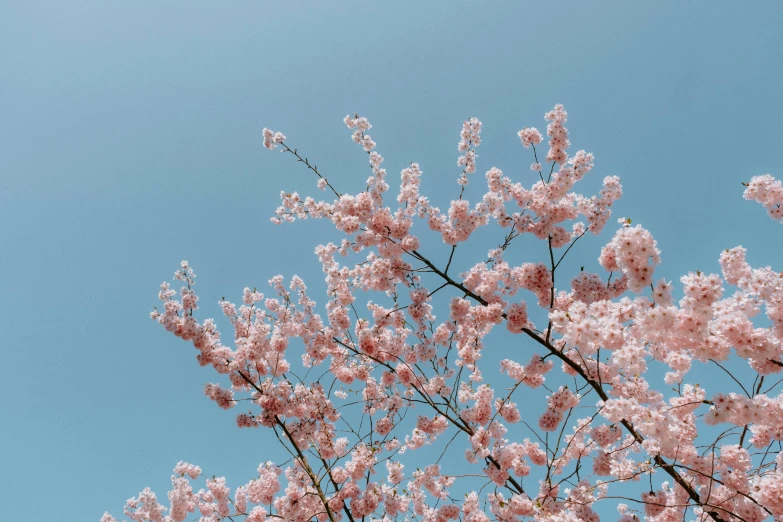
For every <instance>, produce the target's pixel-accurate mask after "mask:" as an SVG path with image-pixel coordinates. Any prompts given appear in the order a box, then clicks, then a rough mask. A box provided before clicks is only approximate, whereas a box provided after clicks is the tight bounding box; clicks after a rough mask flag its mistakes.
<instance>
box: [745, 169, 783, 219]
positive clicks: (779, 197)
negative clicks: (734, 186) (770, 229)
mask: <svg viewBox="0 0 783 522" xmlns="http://www.w3.org/2000/svg"><path fill="white" fill-rule="evenodd" d="M744 196H745V199H747V200H752V201H757V202H759V203H761V204H762V205H763V206H764V208H765V209H767V213H768V214H769V217H771V218H772V219H774V220H775V221H780V222H781V223H783V183H781V182H780V180H777V179H775V178H773V177H772V176H770V175H769V174H764V175H763V176H753V178H751V180H750V183H748V188H746V189H745V194H744Z"/></svg>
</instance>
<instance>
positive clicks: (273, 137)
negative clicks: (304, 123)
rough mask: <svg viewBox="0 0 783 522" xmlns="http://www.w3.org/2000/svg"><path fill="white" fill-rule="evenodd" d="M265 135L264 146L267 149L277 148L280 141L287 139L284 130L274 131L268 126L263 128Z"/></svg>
mask: <svg viewBox="0 0 783 522" xmlns="http://www.w3.org/2000/svg"><path fill="white" fill-rule="evenodd" d="M263 135H264V147H266V148H267V149H274V148H277V145H278V144H279V143H283V142H284V141H285V140H286V137H285V135H284V134H283V133H282V132H274V131H271V130H269V129H267V128H266V127H264V130H263Z"/></svg>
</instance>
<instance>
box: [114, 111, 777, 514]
mask: <svg viewBox="0 0 783 522" xmlns="http://www.w3.org/2000/svg"><path fill="white" fill-rule="evenodd" d="M545 117H546V120H547V121H548V125H547V129H546V135H547V137H548V145H549V149H548V151H547V152H546V155H545V156H543V157H539V156H540V155H541V153H542V151H540V150H539V149H538V148H537V147H539V146H540V145H541V143H542V142H543V141H544V139H545V138H544V136H543V135H542V134H541V132H539V131H538V130H537V129H535V128H532V127H531V128H525V129H522V130H521V131H519V138H520V140H521V144H522V146H524V147H525V148H528V149H530V153H531V156H532V161H533V163H532V165H531V167H530V171H531V172H529V173H528V174H527V177H528V178H527V179H529V180H532V181H524V180H521V181H514V179H513V178H514V177H517V178H523V177H525V176H520V175H516V176H507V175H505V174H504V173H503V172H501V171H500V170H499V169H498V168H494V167H493V168H490V169H489V170H488V171H487V172H486V175H485V179H486V190H483V189H482V190H481V191H480V192H483V194H482V195H481V196H480V200H479V202H478V203H476V204H474V205H471V204H470V203H469V202H468V199H467V196H468V192H466V190H467V187H468V184H469V182H470V181H473V179H472V178H473V177H474V176H473V175H474V174H475V172H476V170H477V168H478V167H477V159H478V156H477V154H476V149H477V148H478V147H479V146H480V144H481V122H480V121H479V120H477V119H476V118H471V119H469V120H468V121H466V122H465V123H464V126H463V128H462V132H461V134H460V141H459V144H458V150H459V152H460V156H459V159H458V160H457V165H458V167H459V168H461V171H462V172H461V174H460V175H459V176H458V178H457V184H458V186H456V187H454V188H453V194H454V197H455V199H454V200H453V201H451V204H450V206H449V208H448V209H447V210H445V211H442V210H441V209H440V208H438V207H437V206H435V205H434V203H432V202H431V201H430V199H428V198H427V197H426V196H424V195H423V194H422V193H421V192H420V181H421V179H422V176H423V172H422V168H421V166H420V165H419V164H417V163H411V164H410V166H409V167H406V168H405V169H403V170H402V172H401V174H400V185H399V191H398V192H397V194H396V197H393V196H391V195H390V194H388V192H389V189H390V186H389V184H388V183H387V172H386V170H385V169H384V168H383V166H382V165H383V161H384V158H383V157H382V156H381V155H380V154H379V153H378V152H377V151H376V143H375V142H374V141H373V139H372V137H371V136H370V134H369V131H370V129H371V125H370V123H369V121H368V120H367V119H366V118H364V117H360V116H358V115H354V116H346V118H345V120H344V121H345V124H346V126H347V127H348V129H350V131H351V132H352V138H353V141H354V142H356V143H357V144H358V145H359V146H360V147H361V148H362V149H363V150H364V152H365V153H366V154H367V157H368V160H369V167H370V171H371V174H370V176H369V178H368V179H367V183H366V188H365V190H363V191H361V192H359V193H358V194H355V195H351V194H347V193H342V192H340V191H339V189H338V187H339V185H340V184H339V183H338V181H337V180H332V179H328V178H327V177H325V175H324V174H323V173H322V172H321V171H319V170H318V168H317V167H316V166H315V165H313V164H311V163H310V161H309V160H308V159H307V158H306V157H304V156H302V155H301V154H300V153H299V151H298V149H297V148H292V144H290V143H289V141H288V139H287V138H286V137H285V136H284V135H283V134H281V133H280V132H273V131H271V130H268V129H264V131H263V139H264V145H265V146H266V147H267V148H269V149H276V148H278V149H279V150H281V151H282V152H285V153H288V154H290V155H291V157H292V159H295V160H296V161H297V162H299V163H301V164H302V166H303V167H304V169H308V170H309V172H310V174H311V175H314V176H315V178H316V180H317V186H318V188H319V189H321V190H322V191H324V192H325V193H326V194H327V195H328V197H327V198H326V199H324V200H316V199H314V198H312V197H304V198H303V197H301V196H300V195H299V194H298V193H296V192H293V193H286V192H284V193H282V195H281V197H282V205H281V206H280V207H279V208H278V209H277V211H276V212H275V216H274V217H273V218H272V221H273V222H275V223H278V224H281V223H286V222H292V221H296V220H307V219H325V220H328V221H330V222H331V223H332V224H333V225H334V227H335V229H336V231H337V234H338V235H339V237H340V239H339V240H338V241H337V242H329V243H326V244H321V245H318V246H317V247H316V248H315V253H316V255H317V257H318V259H319V260H320V263H321V265H322V267H323V272H324V274H325V278H326V279H325V280H326V286H327V292H326V302H325V308H324V309H323V310H322V309H321V308H318V307H317V306H316V302H315V300H314V299H313V298H312V297H311V296H310V294H308V291H307V287H306V286H305V282H304V281H303V280H302V279H301V278H299V277H297V276H293V277H291V279H290V280H285V279H284V277H283V276H280V275H278V276H275V277H273V278H272V279H270V280H269V284H270V286H271V294H270V296H269V297H265V296H264V295H263V294H262V293H260V292H259V291H257V290H255V289H253V290H251V289H250V288H245V290H244V294H243V296H242V304H241V305H239V306H237V305H236V304H234V303H231V302H229V301H225V300H224V301H221V302H220V306H221V307H222V311H223V314H224V315H225V316H226V318H227V319H228V321H230V324H231V326H232V327H233V332H232V337H233V342H231V343H227V342H226V343H224V341H223V339H222V338H221V335H220V333H219V331H218V328H217V325H216V322H215V321H213V320H212V319H205V320H200V319H198V318H197V316H196V313H197V311H198V310H199V307H198V297H197V295H196V293H195V290H194V283H195V274H194V271H193V269H192V268H191V266H190V265H189V264H188V262H186V261H183V262H182V265H181V267H180V268H179V270H177V272H176V273H175V279H176V280H177V281H179V283H181V288H180V289H179V291H178V292H177V291H175V290H174V289H172V288H171V287H170V285H169V284H168V283H163V284H162V285H161V289H160V294H159V297H160V300H161V301H162V308H161V309H160V310H157V309H156V310H155V311H154V312H152V319H154V320H155V321H157V322H158V323H160V325H161V326H162V327H163V328H165V329H166V330H167V331H169V332H171V333H173V334H174V335H176V336H177V337H180V338H181V339H184V340H186V341H190V342H191V343H192V344H193V346H194V347H195V348H196V350H197V357H196V358H197V360H198V362H199V364H200V365H202V366H211V367H212V368H213V369H214V370H215V372H216V373H217V374H219V375H220V376H221V377H219V379H218V380H219V381H220V382H218V383H210V384H207V385H206V386H205V389H204V391H205V394H206V395H207V396H208V397H209V398H210V399H212V400H214V401H215V402H216V403H217V405H218V406H220V407H221V408H225V409H230V408H235V409H236V410H240V411H239V413H238V414H237V416H236V423H237V425H238V426H239V427H240V428H260V429H268V430H273V431H274V434H275V435H276V436H277V438H278V440H279V441H280V445H281V446H280V449H279V451H277V452H275V453H274V454H270V455H269V458H270V459H275V462H272V461H271V460H270V461H268V462H263V463H261V464H260V465H259V466H258V476H257V477H254V478H252V479H251V480H249V481H248V482H244V483H242V482H240V483H238V484H236V487H235V489H233V490H232V489H230V488H229V485H228V483H227V481H226V479H225V478H214V477H213V478H206V479H204V478H203V475H204V474H203V473H202V470H201V469H200V468H199V467H198V466H195V465H193V464H189V463H185V462H180V463H178V464H177V465H176V466H175V468H174V474H173V475H172V477H171V482H172V487H171V490H170V491H169V492H168V505H167V506H164V505H163V504H161V503H160V501H161V499H159V498H158V497H157V496H156V495H155V494H154V493H153V492H152V491H150V490H149V489H145V490H144V491H142V492H141V493H140V494H139V495H138V496H137V497H135V498H132V499H130V500H129V501H128V502H127V504H126V507H125V515H126V516H127V517H128V518H130V519H131V520H134V521H147V520H149V521H153V522H161V521H166V522H169V521H174V522H180V521H183V520H186V519H188V517H191V518H194V519H195V518H198V517H200V518H199V520H202V521H210V522H211V521H221V520H232V521H236V520H246V521H248V522H266V521H270V522H271V521H273V520H274V519H280V520H285V521H293V522H304V521H307V520H314V519H317V520H319V521H320V522H327V521H328V522H338V521H348V522H358V521H359V520H362V521H366V520H382V521H384V522H386V521H391V520H418V521H427V522H447V521H449V520H458V519H459V520H462V521H464V522H485V521H488V520H491V519H494V520H498V521H501V522H512V521H517V520H523V519H529V518H530V519H534V520H542V521H543V520H551V521H594V520H598V519H599V515H598V513H599V511H600V512H601V513H602V514H604V515H606V513H613V512H614V511H615V510H616V511H617V518H619V519H620V520H622V521H626V522H627V521H630V520H638V519H641V518H645V519H646V520H650V521H652V522H675V521H680V520H683V519H684V518H686V519H687V518H690V519H698V520H714V521H730V520H731V521H734V520H736V521H743V522H751V521H759V520H765V519H777V520H781V519H783V452H782V451H781V449H783V448H782V447H781V440H783V394H781V393H780V390H779V389H778V388H779V387H778V385H779V383H780V382H781V380H778V379H776V374H779V373H781V371H783V362H782V361H781V355H782V353H783V274H781V273H778V272H775V271H774V270H772V269H771V268H769V267H766V268H753V267H751V266H750V265H749V264H748V262H747V261H746V257H745V254H746V252H745V250H744V249H743V248H742V247H739V246H738V247H735V248H732V249H729V250H726V251H725V252H723V253H721V254H720V259H719V261H720V266H721V268H722V275H718V274H706V273H701V272H695V273H688V274H686V275H684V276H682V277H681V279H680V282H681V286H676V285H675V284H673V283H672V282H670V281H666V280H664V279H657V280H656V277H655V275H654V271H655V269H656V267H657V266H658V265H659V263H660V262H661V257H660V252H659V250H658V248H657V245H656V241H655V239H654V238H653V235H652V234H651V233H650V232H649V231H648V230H647V229H645V228H643V227H642V226H641V225H638V224H636V225H634V224H632V222H631V220H630V219H624V218H621V219H619V229H618V230H617V232H616V233H615V234H614V236H613V237H612V239H611V241H609V243H608V244H606V245H605V246H603V247H602V248H600V250H596V251H595V254H593V255H594V256H595V255H597V257H598V263H599V265H600V270H602V273H592V272H589V271H584V270H580V271H578V272H576V273H568V272H567V271H566V270H568V267H569V265H568V264H563V261H564V259H566V257H567V256H568V255H569V253H573V252H574V251H575V250H572V247H573V246H574V245H575V244H576V243H577V242H578V241H580V240H581V239H582V238H583V237H585V236H586V235H587V234H588V232H589V233H590V234H593V235H597V234H598V233H599V232H601V230H602V229H603V228H604V227H605V226H606V225H607V223H609V222H610V216H611V210H612V205H613V203H614V202H615V201H617V200H618V198H620V197H621V195H622V188H621V184H620V179H619V178H618V177H616V176H609V177H606V178H604V180H603V187H602V188H601V189H600V191H599V192H598V193H597V194H595V195H589V196H586V195H583V194H580V193H578V192H575V189H576V186H577V184H578V183H579V182H580V181H581V180H582V179H583V178H584V177H585V176H587V175H588V174H590V173H591V171H592V170H593V161H594V158H593V155H592V154H590V153H588V152H585V151H583V150H579V151H577V152H575V153H573V154H570V153H569V148H570V137H569V134H568V130H567V129H566V126H565V124H566V122H567V114H566V112H565V110H564V108H563V106H561V105H557V106H555V108H554V110H552V111H550V112H548V113H547V114H546V115H545ZM525 170H527V169H525ZM745 185H746V189H745V198H746V199H749V200H754V201H757V202H759V203H761V204H762V205H763V206H764V207H765V208H766V210H767V211H768V213H769V215H770V217H772V218H773V219H774V220H776V221H781V222H783V186H782V185H781V182H780V181H777V180H775V179H774V178H773V177H771V176H769V175H764V176H757V177H754V178H752V179H751V180H750V182H749V183H746V184H745ZM473 188H474V187H471V190H472V189H473ZM443 190H448V187H445V188H443ZM479 229H484V230H482V231H481V232H479ZM493 233H494V234H496V235H497V238H498V241H497V246H496V247H495V248H492V249H491V250H490V251H489V252H488V253H487V254H486V255H482V254H479V253H477V252H476V251H475V248H474V249H472V250H471V249H470V247H468V246H467V245H468V244H469V243H468V241H469V240H470V239H471V238H472V237H473V238H474V239H475V236H477V235H479V234H480V235H481V236H482V237H483V238H488V237H493V236H492V234H493ZM525 236H527V238H528V239H527V240H526V239H525ZM523 241H528V242H527V243H523ZM583 242H587V240H583ZM521 245H525V247H524V248H522V246H521ZM458 251H459V252H458ZM580 252H581V250H580ZM455 253H458V255H462V256H463V257H465V256H468V257H472V258H473V259H472V260H471V261H470V263H468V264H466V265H465V266H466V267H467V268H466V269H465V270H464V271H463V272H462V273H457V272H455V271H454V269H453V262H454V260H455ZM539 254H542V255H541V256H540V257H541V259H543V260H544V261H540V260H538V259H537V258H536V257H535V256H536V255H539ZM580 255H583V254H580ZM517 258H519V259H522V260H523V262H517V260H516V259H517ZM525 258H527V260H525ZM675 293H677V294H681V295H682V297H681V299H679V301H675V299H674V297H673V294H675ZM762 311H763V312H764V313H763V314H762ZM229 344H230V345H231V346H229ZM493 352H494V361H495V362H494V363H493V364H492V365H490V364H489V363H488V362H484V361H487V360H493ZM498 353H501V354H502V357H500V356H498ZM694 364H699V365H707V366H709V367H710V368H714V369H715V371H717V372H720V373H721V374H725V376H727V377H726V379H725V381H726V382H727V383H728V384H726V382H722V381H721V380H720V379H716V380H715V382H714V383H712V382H710V383H708V384H707V385H706V386H705V385H703V384H699V383H696V382H693V379H689V377H691V375H689V373H690V371H691V368H692V366H693V365H694ZM661 369H663V370H661ZM689 381H690V382H689ZM713 384H714V385H715V386H717V388H715V389H713V388H712V385H713ZM200 480H205V482H203V483H201V484H203V485H196V484H195V482H196V481H200ZM101 520H102V522H114V521H115V520H116V519H115V518H114V517H113V516H111V515H109V514H108V513H107V514H105V515H104V516H103V518H102V519H101Z"/></svg>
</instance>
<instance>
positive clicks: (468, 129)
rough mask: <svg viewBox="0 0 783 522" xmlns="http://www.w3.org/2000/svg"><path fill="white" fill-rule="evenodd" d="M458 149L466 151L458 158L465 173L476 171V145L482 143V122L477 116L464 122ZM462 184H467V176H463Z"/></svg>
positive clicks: (458, 163) (458, 162)
mask: <svg viewBox="0 0 783 522" xmlns="http://www.w3.org/2000/svg"><path fill="white" fill-rule="evenodd" d="M459 136H460V140H459V144H458V145H457V150H458V151H460V152H464V154H463V155H462V156H460V157H459V159H457V165H459V166H460V167H463V169H464V171H465V174H472V173H474V172H476V147H478V146H479V145H481V122H480V121H479V120H478V119H477V118H470V119H469V120H467V121H466V122H465V123H463V124H462V132H460V134H459ZM460 184H462V185H465V184H467V178H465V177H464V175H463V178H461V180H460Z"/></svg>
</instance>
